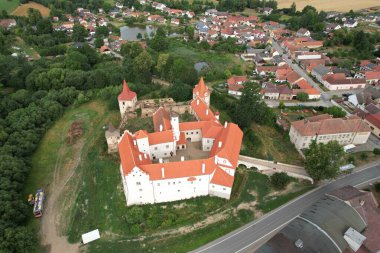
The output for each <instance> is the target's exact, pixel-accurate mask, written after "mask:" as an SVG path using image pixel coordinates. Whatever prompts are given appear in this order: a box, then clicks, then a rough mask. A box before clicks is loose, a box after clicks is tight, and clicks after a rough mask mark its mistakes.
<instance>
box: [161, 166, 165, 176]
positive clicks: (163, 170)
mask: <svg viewBox="0 0 380 253" xmlns="http://www.w3.org/2000/svg"><path fill="white" fill-rule="evenodd" d="M161 177H162V178H165V168H164V167H162V168H161Z"/></svg>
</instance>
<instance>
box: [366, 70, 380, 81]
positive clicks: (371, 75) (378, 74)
mask: <svg viewBox="0 0 380 253" xmlns="http://www.w3.org/2000/svg"><path fill="white" fill-rule="evenodd" d="M365 78H366V79H367V80H372V79H380V71H367V72H365Z"/></svg>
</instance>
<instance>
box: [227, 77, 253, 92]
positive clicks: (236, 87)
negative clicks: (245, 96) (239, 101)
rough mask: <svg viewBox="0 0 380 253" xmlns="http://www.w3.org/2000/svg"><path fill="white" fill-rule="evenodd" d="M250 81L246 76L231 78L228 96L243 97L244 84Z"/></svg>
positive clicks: (228, 80) (228, 82)
mask: <svg viewBox="0 0 380 253" xmlns="http://www.w3.org/2000/svg"><path fill="white" fill-rule="evenodd" d="M247 81H248V79H247V77H246V76H231V77H230V78H228V79H227V86H228V94H230V95H235V96H241V95H242V91H241V90H242V89H243V88H244V83H246V82H247Z"/></svg>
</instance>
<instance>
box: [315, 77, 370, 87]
mask: <svg viewBox="0 0 380 253" xmlns="http://www.w3.org/2000/svg"><path fill="white" fill-rule="evenodd" d="M322 84H323V85H324V86H325V87H326V88H327V89H329V90H351V89H360V88H364V87H365V86H366V80H365V79H359V78H347V77H346V75H345V74H344V73H336V74H327V75H325V76H324V77H323V82H322Z"/></svg>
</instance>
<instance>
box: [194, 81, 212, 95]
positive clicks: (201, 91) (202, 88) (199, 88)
mask: <svg viewBox="0 0 380 253" xmlns="http://www.w3.org/2000/svg"><path fill="white" fill-rule="evenodd" d="M208 91H209V90H208V87H207V86H206V85H205V82H204V81H203V77H201V80H199V83H198V84H197V85H195V87H194V89H193V94H196V95H197V96H199V97H201V98H204V97H205V95H206V94H207V93H209V92H208Z"/></svg>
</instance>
